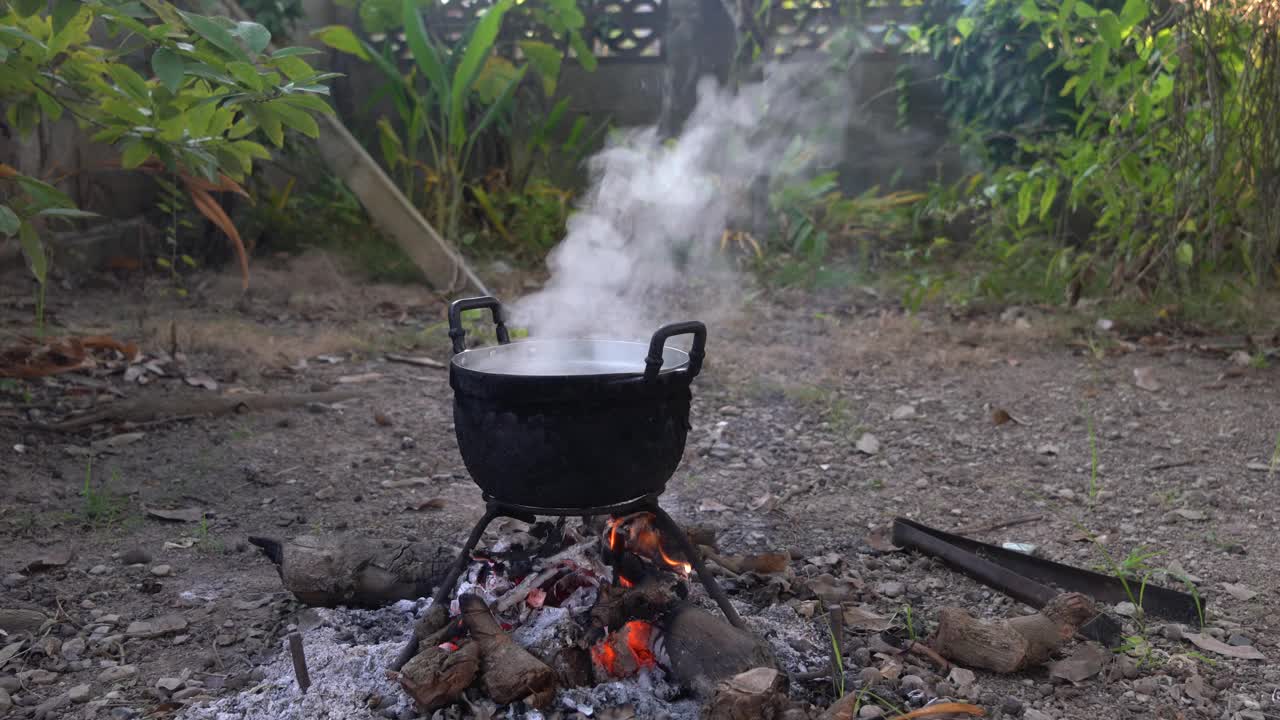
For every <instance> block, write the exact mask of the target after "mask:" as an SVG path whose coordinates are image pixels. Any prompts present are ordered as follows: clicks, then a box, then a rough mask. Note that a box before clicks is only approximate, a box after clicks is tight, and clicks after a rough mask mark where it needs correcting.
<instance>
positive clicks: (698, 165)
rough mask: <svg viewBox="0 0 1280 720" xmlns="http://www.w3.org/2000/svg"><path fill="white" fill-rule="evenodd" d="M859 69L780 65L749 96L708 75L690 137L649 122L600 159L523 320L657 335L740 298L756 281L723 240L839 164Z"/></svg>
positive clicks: (545, 330) (580, 332)
mask: <svg viewBox="0 0 1280 720" xmlns="http://www.w3.org/2000/svg"><path fill="white" fill-rule="evenodd" d="M847 68H848V64H847V60H845V61H843V62H840V61H835V60H834V58H832V57H830V56H823V57H820V58H815V59H809V60H806V61H797V62H790V63H786V64H777V65H773V66H771V67H768V68H766V70H765V72H764V76H763V80H761V81H760V82H757V83H754V84H750V85H744V86H742V87H740V88H739V89H738V90H737V92H733V91H730V90H728V89H725V88H722V87H718V86H717V84H716V83H715V82H714V80H712V79H705V80H704V81H703V82H702V83H700V84H699V87H698V101H697V104H696V106H695V108H694V110H693V112H692V113H691V115H690V117H689V118H688V119H687V120H686V121H685V124H684V129H683V131H682V132H681V134H680V136H679V137H677V138H675V139H673V140H669V141H667V140H664V139H663V138H662V137H661V136H660V135H659V133H658V129H657V128H656V127H648V128H642V129H637V130H631V131H628V132H626V133H623V134H621V135H620V136H619V137H616V138H615V139H613V140H612V141H611V142H610V144H609V145H608V146H607V147H606V148H605V149H604V150H603V151H601V152H600V153H599V154H598V155H596V156H595V157H594V158H592V160H591V162H590V169H591V175H592V183H591V186H590V189H589V190H588V191H587V193H586V195H585V197H584V200H583V203H582V205H581V207H580V208H579V210H578V212H576V213H575V214H574V215H573V216H572V217H571V218H570V219H569V222H568V234H567V235H566V237H565V238H564V240H563V241H562V242H561V243H560V245H558V246H557V247H556V248H555V250H553V251H552V252H551V254H550V256H549V258H548V265H549V268H550V270H551V277H550V279H549V281H548V282H547V284H546V286H545V287H544V288H543V289H542V290H540V291H538V292H536V293H534V294H532V295H530V296H528V297H525V298H523V299H521V300H520V301H518V302H517V303H516V304H515V306H514V307H513V308H512V310H513V319H514V320H515V321H516V322H517V323H518V324H519V325H521V326H523V327H527V328H528V329H529V331H530V334H531V335H533V336H543V337H559V338H565V337H612V338H618V339H634V340H647V339H648V338H649V337H650V335H651V334H652V333H653V331H654V330H656V329H657V328H658V327H659V326H660V325H662V324H664V323H667V322H673V321H677V320H686V319H702V320H707V319H708V318H707V317H706V315H707V314H708V313H711V312H714V309H713V308H714V306H722V305H723V304H724V303H725V302H727V301H731V300H732V299H734V298H738V297H741V291H742V284H743V282H744V278H743V277H742V276H740V275H739V274H738V273H736V272H735V271H734V268H733V264H732V259H731V257H730V256H729V255H728V254H726V253H722V252H721V251H720V240H721V236H722V234H723V233H724V231H725V230H726V228H730V227H733V228H734V229H748V228H749V223H750V221H751V219H752V216H753V215H757V214H759V213H760V211H761V210H763V208H761V207H759V204H762V203H764V202H765V198H764V197H761V196H760V192H759V190H760V188H762V187H767V183H769V182H770V181H777V180H780V179H783V178H803V177H804V176H805V175H808V174H811V173H812V172H814V171H815V170H817V169H818V168H820V167H821V166H822V165H824V164H834V163H835V162H837V161H838V160H839V158H840V154H841V149H842V148H841V140H842V138H843V133H844V131H845V127H846V121H847V118H848V113H849V108H850V104H851V103H850V93H849V83H848V80H847ZM753 204H755V207H754V208H753ZM690 293H696V294H697V296H698V298H699V300H698V301H697V302H696V304H695V308H694V309H693V310H692V315H691V316H689V317H686V316H684V315H678V314H677V313H680V312H681V311H682V310H683V311H684V312H690V311H689V310H686V309H684V308H681V307H680V305H681V302H680V301H681V300H682V299H685V298H688V297H689V294H690Z"/></svg>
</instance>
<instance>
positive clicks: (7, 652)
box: [0, 640, 22, 667]
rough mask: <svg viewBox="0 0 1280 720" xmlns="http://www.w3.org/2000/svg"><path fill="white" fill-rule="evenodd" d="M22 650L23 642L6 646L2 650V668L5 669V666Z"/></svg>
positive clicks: (0, 658) (0, 665) (0, 649)
mask: <svg viewBox="0 0 1280 720" xmlns="http://www.w3.org/2000/svg"><path fill="white" fill-rule="evenodd" d="M21 649H22V641H21V640H19V641H18V642H13V643H9V644H8V645H5V646H4V647H3V648H0V667H4V664H5V663H7V662H9V661H10V660H12V659H13V656H14V655H17V654H18V651H19V650H21Z"/></svg>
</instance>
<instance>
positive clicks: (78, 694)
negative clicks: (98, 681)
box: [67, 683, 93, 703]
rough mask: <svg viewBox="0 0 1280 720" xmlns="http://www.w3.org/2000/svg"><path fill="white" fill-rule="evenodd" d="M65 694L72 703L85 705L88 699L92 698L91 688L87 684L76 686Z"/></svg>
mask: <svg viewBox="0 0 1280 720" xmlns="http://www.w3.org/2000/svg"><path fill="white" fill-rule="evenodd" d="M67 694H68V695H70V696H71V702H73V703H87V702H89V698H91V697H93V688H92V687H91V686H90V685H89V684H88V683H85V684H83V685H76V686H75V687H73V688H71V689H70V690H68V691H67Z"/></svg>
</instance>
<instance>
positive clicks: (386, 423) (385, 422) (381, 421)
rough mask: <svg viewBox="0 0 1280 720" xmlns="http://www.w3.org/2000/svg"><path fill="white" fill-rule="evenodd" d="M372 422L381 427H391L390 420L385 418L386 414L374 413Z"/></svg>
mask: <svg viewBox="0 0 1280 720" xmlns="http://www.w3.org/2000/svg"><path fill="white" fill-rule="evenodd" d="M373 421H374V422H375V423H377V424H378V425H381V426H382V427H390V426H391V418H389V417H387V415H386V413H381V412H375V413H374V414H373Z"/></svg>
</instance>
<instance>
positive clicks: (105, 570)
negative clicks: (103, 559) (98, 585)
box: [89, 565, 111, 575]
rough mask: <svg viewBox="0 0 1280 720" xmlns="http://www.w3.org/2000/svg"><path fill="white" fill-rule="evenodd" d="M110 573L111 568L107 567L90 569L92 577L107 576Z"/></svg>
mask: <svg viewBox="0 0 1280 720" xmlns="http://www.w3.org/2000/svg"><path fill="white" fill-rule="evenodd" d="M109 572H111V568H109V567H107V566H106V565H94V566H93V567H91V568H89V574H90V575H106V574H107V573H109Z"/></svg>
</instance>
